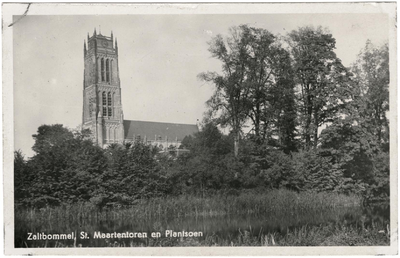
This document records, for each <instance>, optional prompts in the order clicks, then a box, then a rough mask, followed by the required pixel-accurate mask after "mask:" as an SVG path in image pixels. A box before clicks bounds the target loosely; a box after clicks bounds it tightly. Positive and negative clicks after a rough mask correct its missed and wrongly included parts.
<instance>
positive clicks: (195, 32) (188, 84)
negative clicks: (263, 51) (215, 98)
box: [13, 13, 389, 157]
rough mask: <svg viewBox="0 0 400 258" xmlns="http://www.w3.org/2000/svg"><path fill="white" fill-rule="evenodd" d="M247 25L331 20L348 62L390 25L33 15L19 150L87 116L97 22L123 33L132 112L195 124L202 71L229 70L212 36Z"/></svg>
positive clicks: (123, 75) (21, 91) (284, 26)
mask: <svg viewBox="0 0 400 258" xmlns="http://www.w3.org/2000/svg"><path fill="white" fill-rule="evenodd" d="M240 24H248V25H250V26H253V27H259V28H264V29H267V30H269V31H270V32H272V33H273V34H276V35H277V34H279V35H286V33H288V32H290V31H292V30H295V29H297V28H298V27H302V26H310V25H311V26H315V27H317V26H322V27H327V28H328V29H329V30H330V31H331V33H332V35H333V37H334V38H335V39H336V54H337V56H338V57H339V58H340V59H341V60H342V62H343V64H344V65H345V66H349V65H350V64H351V63H352V62H354V61H355V60H356V57H357V54H358V53H359V52H360V50H361V49H362V48H363V47H364V46H365V42H366V41H367V40H368V39H370V40H371V41H372V43H374V44H376V45H380V44H382V43H384V42H386V41H388V30H389V27H388V16H387V15H385V14H355V13H349V14H326V13H325V14H315V13H313V14H251V15H249V14H237V15H234V14H229V15H228V14H226V15H224V14H215V15H211V14H209V15H205V14H201V15H200V14H199V15H193V14H191V15H182V14H179V15H174V14H166V15H160V14H157V15H91V16H85V15H79V16H78V15H59V16H51V15H28V16H25V17H24V18H22V19H21V20H20V21H19V22H18V23H16V24H15V25H14V26H13V27H14V31H13V87H14V96H13V97H14V132H15V133H14V149H15V150H21V151H22V152H23V153H24V155H25V156H26V157H30V156H32V155H33V154H34V152H33V151H32V149H31V148H32V146H33V143H34V140H33V138H32V135H33V134H35V133H36V132H37V129H38V127H39V126H40V125H43V124H63V125H64V126H66V127H68V128H76V127H77V126H78V125H79V124H80V123H81V121H82V103H83V102H82V97H83V61H84V60H83V45H84V40H85V39H87V34H88V33H89V34H90V36H91V35H92V34H93V30H94V28H95V27H96V30H97V32H99V31H101V34H103V35H105V36H110V34H111V31H113V34H114V38H117V40H118V51H119V72H120V75H119V76H120V81H121V91H122V105H123V111H124V119H126V120H143V121H157V122H172V123H187V124H195V123H196V120H197V119H199V120H200V121H201V120H202V118H203V113H204V112H205V111H206V106H205V102H206V101H207V100H208V99H209V98H210V96H211V94H212V92H213V86H212V85H210V84H206V83H204V82H202V81H199V80H198V79H197V75H198V74H199V73H201V72H206V71H220V69H221V63H220V62H219V61H218V60H215V59H213V58H212V57H211V55H210V53H209V52H208V44H207V42H209V41H210V40H211V38H212V37H213V36H216V35H217V34H222V35H227V34H228V30H229V28H230V27H232V26H238V25H240Z"/></svg>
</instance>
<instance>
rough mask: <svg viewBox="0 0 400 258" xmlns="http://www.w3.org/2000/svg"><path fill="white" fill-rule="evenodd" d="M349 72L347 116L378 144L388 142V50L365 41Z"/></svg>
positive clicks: (385, 47) (386, 46)
mask: <svg viewBox="0 0 400 258" xmlns="http://www.w3.org/2000/svg"><path fill="white" fill-rule="evenodd" d="M351 71H352V72H353V74H354V82H355V83H354V88H353V96H352V97H353V103H352V104H353V105H352V107H353V109H352V110H351V111H352V113H351V115H352V116H353V117H354V118H355V119H356V120H357V122H358V123H359V124H360V125H361V126H362V127H364V128H366V129H367V130H368V131H369V132H370V133H371V134H372V135H374V136H375V138H376V141H377V142H378V143H379V144H382V143H388V141H389V121H388V119H387V112H388V111H389V81H390V77H389V47H388V45H387V44H384V45H382V46H381V47H376V46H374V45H373V44H372V43H371V42H370V41H367V43H366V45H365V48H364V49H363V50H362V51H361V52H360V53H359V55H358V58H357V61H356V62H355V63H354V64H353V66H352V69H351Z"/></svg>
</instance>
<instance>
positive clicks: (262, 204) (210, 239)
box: [15, 190, 389, 247]
mask: <svg viewBox="0 0 400 258" xmlns="http://www.w3.org/2000/svg"><path fill="white" fill-rule="evenodd" d="M361 204H362V199H361V198H360V197H358V196H355V195H342V194H336V193H312V192H302V193H296V192H292V191H288V190H272V191H269V192H264V193H255V192H249V193H242V194H240V195H238V196H223V195H214V196H210V197H206V198H201V197H196V196H179V197H167V198H156V199H149V200H139V201H137V202H136V203H134V204H132V205H131V206H128V207H122V206H114V207H112V208H111V207H109V208H107V209H104V208H103V209H99V208H98V207H96V206H94V205H93V204H91V203H78V204H73V205H63V206H60V207H47V208H41V209H24V208H17V209H16V211H15V225H16V229H15V233H16V239H15V241H16V245H19V246H24V245H27V244H26V241H25V240H26V235H27V232H58V233H61V232H71V231H76V230H77V231H78V232H79V230H84V229H85V230H86V231H88V232H90V233H93V232H94V231H97V230H101V229H102V230H117V231H118V230H127V226H126V225H127V224H125V223H124V222H129V223H131V224H129V225H130V228H134V229H135V228H136V229H137V225H142V224H143V223H148V222H151V223H153V222H154V225H158V226H154V225H153V224H151V225H150V227H152V228H153V229H156V230H159V231H161V224H162V223H161V221H165V220H166V218H174V219H175V220H176V219H180V218H181V219H182V220H185V218H187V217H195V218H201V219H205V220H207V221H211V220H212V219H213V218H219V217H221V218H225V217H226V216H228V217H229V216H232V217H238V216H251V217H252V220H253V222H254V221H258V220H260V222H262V223H260V224H259V225H258V226H259V227H262V226H263V225H264V224H265V221H266V220H268V222H269V225H277V224H279V223H281V220H282V218H283V219H285V218H287V219H286V221H285V222H287V223H286V224H285V226H284V227H283V228H291V227H293V228H294V229H293V230H290V229H285V230H287V231H285V232H283V231H282V230H278V231H276V232H272V233H271V231H268V232H267V231H265V232H263V231H262V230H260V232H257V233H255V232H251V230H250V231H249V230H247V231H246V230H240V229H238V230H239V231H238V232H236V234H233V235H232V236H229V235H228V236H227V235H224V236H222V235H218V234H213V233H210V232H212V231H208V232H204V234H205V235H204V237H203V238H199V239H197V238H185V239H179V238H177V239H176V238H160V239H154V238H148V239H146V240H145V241H131V242H126V241H122V240H119V239H116V240H117V241H114V240H112V241H111V240H110V241H109V240H104V239H103V240H102V241H100V242H96V246H231V245H233V246H243V245H256V246H265V245H289V246H290V245H294V246H298V245H300V246H302V245H331V244H333V245H335V244H337V245H348V244H350V243H354V245H360V244H366V245H369V244H382V243H387V242H385V241H386V239H385V238H384V237H382V236H383V235H385V236H386V234H389V233H387V232H386V231H384V234H382V232H381V233H378V231H379V230H381V231H382V228H380V227H383V230H386V225H383V224H382V225H381V226H380V227H376V228H372V229H368V230H366V228H365V227H364V225H362V226H360V225H358V226H352V225H344V226H342V225H339V224H335V225H328V226H326V225H323V224H322V223H324V222H326V221H327V216H331V217H330V218H329V219H331V220H334V221H339V220H340V218H342V217H343V214H341V213H338V210H340V209H341V208H343V207H361ZM310 216H311V219H310ZM310 220H312V221H313V223H314V226H307V225H306V226H301V225H304V224H306V223H308V222H307V221H310ZM116 222H117V223H116ZM110 223H111V224H113V226H111V224H110ZM132 223H136V224H132ZM263 223H264V224H263ZM318 223H321V225H320V226H315V225H316V224H318ZM114 224H118V226H119V228H116V226H115V225H114ZM100 225H103V226H100ZM209 226H210V227H211V228H212V227H213V225H212V224H209ZM214 226H215V225H214ZM372 226H373V225H372ZM101 227H102V228H101ZM158 227H159V229H158ZM237 228H238V226H237V227H236V229H237ZM242 228H244V227H242ZM360 230H361V231H360ZM92 244H93V243H92ZM30 245H33V246H35V245H39V246H36V247H45V246H47V245H49V246H51V247H66V246H79V245H81V244H80V243H78V244H77V243H76V242H74V243H71V242H63V243H61V242H56V243H54V242H53V243H47V242H46V243H44V244H43V243H39V242H37V243H33V242H30Z"/></svg>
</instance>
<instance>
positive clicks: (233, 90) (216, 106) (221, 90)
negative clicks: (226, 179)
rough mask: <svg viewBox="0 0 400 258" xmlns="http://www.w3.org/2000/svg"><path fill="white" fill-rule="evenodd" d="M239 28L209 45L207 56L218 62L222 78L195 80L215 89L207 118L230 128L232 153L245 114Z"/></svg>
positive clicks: (236, 149)
mask: <svg viewBox="0 0 400 258" xmlns="http://www.w3.org/2000/svg"><path fill="white" fill-rule="evenodd" d="M243 34H244V32H243V30H242V29H241V28H240V27H239V28H238V27H233V28H231V29H230V36H229V37H227V38H226V40H224V39H223V37H222V36H221V35H217V36H216V37H214V38H213V39H212V41H211V42H209V46H210V47H209V49H208V50H209V51H210V53H211V55H212V56H213V57H215V58H217V59H219V60H220V61H222V75H219V74H218V73H216V72H206V73H201V74H199V75H198V77H199V78H200V79H201V80H204V81H206V82H211V83H213V84H214V85H215V92H214V94H213V96H212V97H211V98H210V99H209V100H208V101H207V105H208V106H209V108H210V109H209V114H208V115H209V117H215V116H219V117H218V118H217V119H216V121H217V122H218V124H220V125H221V126H230V127H231V128H232V132H233V135H234V153H235V156H237V155H238V153H239V138H240V133H241V131H242V127H243V125H244V124H245V123H246V120H247V114H248V96H249V94H250V87H249V85H247V81H246V78H247V73H246V68H247V67H246V62H247V60H248V55H247V47H248V44H247V42H246V40H245V39H244V38H243Z"/></svg>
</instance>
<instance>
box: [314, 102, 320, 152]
mask: <svg viewBox="0 0 400 258" xmlns="http://www.w3.org/2000/svg"><path fill="white" fill-rule="evenodd" d="M317 112H318V111H317V110H315V112H314V123H315V124H314V127H315V128H314V148H315V149H316V148H317V146H318V124H319V119H318V114H317Z"/></svg>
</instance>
